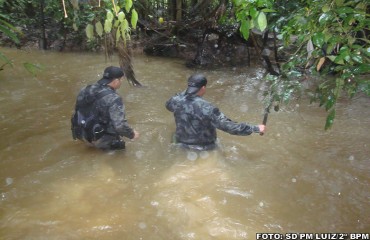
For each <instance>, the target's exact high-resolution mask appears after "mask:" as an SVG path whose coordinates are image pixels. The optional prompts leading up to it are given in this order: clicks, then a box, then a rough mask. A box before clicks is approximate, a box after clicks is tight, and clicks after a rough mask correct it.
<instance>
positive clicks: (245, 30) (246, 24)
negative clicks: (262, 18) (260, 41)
mask: <svg viewBox="0 0 370 240" xmlns="http://www.w3.org/2000/svg"><path fill="white" fill-rule="evenodd" d="M249 30H250V21H249V20H242V22H241V25H240V32H241V33H242V35H243V37H244V39H245V40H248V38H249Z"/></svg>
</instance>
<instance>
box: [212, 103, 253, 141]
mask: <svg viewBox="0 0 370 240" xmlns="http://www.w3.org/2000/svg"><path fill="white" fill-rule="evenodd" d="M212 123H213V124H214V125H215V127H216V128H218V129H220V130H222V131H224V132H227V133H229V134H232V135H242V136H246V135H250V134H252V133H259V132H260V127H259V126H258V125H250V124H247V123H237V122H234V121H232V120H231V119H229V118H227V117H226V116H225V114H223V113H222V112H220V110H219V109H218V108H213V110H212Z"/></svg>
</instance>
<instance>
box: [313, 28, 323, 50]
mask: <svg viewBox="0 0 370 240" xmlns="http://www.w3.org/2000/svg"><path fill="white" fill-rule="evenodd" d="M312 42H313V44H314V45H316V46H318V47H320V48H321V47H322V46H323V44H324V43H325V35H324V34H323V33H322V32H316V33H315V34H314V35H313V36H312Z"/></svg>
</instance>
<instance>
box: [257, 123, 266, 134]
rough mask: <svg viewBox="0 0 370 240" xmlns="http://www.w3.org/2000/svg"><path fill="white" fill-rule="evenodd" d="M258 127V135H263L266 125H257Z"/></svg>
mask: <svg viewBox="0 0 370 240" xmlns="http://www.w3.org/2000/svg"><path fill="white" fill-rule="evenodd" d="M258 127H259V128H260V135H263V134H264V133H265V129H266V126H265V125H258Z"/></svg>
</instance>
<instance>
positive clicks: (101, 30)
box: [95, 21, 103, 37]
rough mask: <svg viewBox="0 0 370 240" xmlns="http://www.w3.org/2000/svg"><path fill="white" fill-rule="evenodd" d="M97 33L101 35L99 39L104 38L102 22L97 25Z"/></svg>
mask: <svg viewBox="0 0 370 240" xmlns="http://www.w3.org/2000/svg"><path fill="white" fill-rule="evenodd" d="M95 31H96V33H97V34H98V35H99V37H101V36H103V25H102V24H101V22H100V21H98V22H96V23H95Z"/></svg>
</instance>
